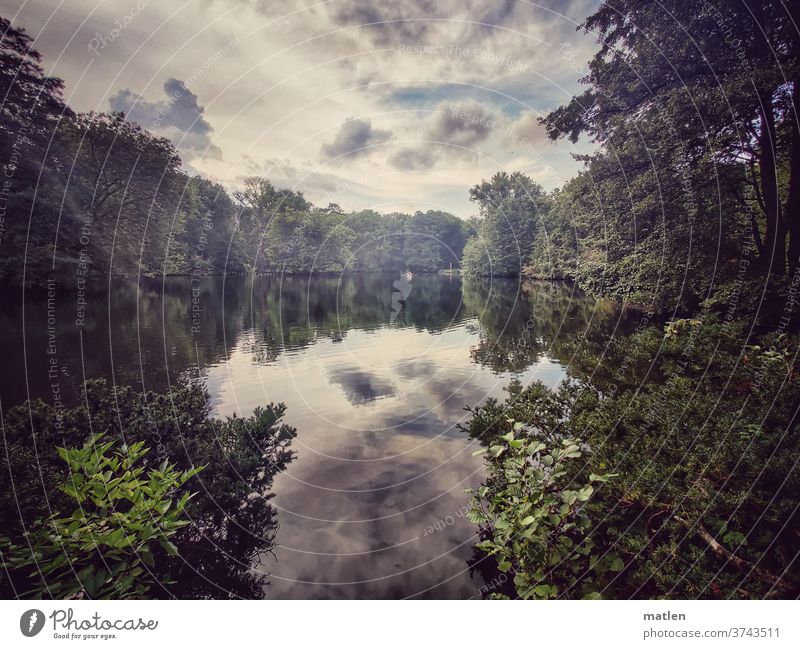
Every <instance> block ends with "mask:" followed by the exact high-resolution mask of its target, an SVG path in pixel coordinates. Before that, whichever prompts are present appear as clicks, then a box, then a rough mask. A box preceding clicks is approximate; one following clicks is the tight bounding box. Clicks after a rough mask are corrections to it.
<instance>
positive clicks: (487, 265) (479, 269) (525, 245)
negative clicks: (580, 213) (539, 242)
mask: <svg viewBox="0 0 800 649" xmlns="http://www.w3.org/2000/svg"><path fill="white" fill-rule="evenodd" d="M470 199H471V200H473V201H474V202H476V203H477V204H478V206H479V208H480V213H481V217H482V219H481V221H480V226H479V228H478V232H477V233H476V236H475V237H474V238H472V239H470V240H469V242H467V245H466V247H465V249H464V259H463V262H462V265H463V270H464V273H465V274H468V275H493V276H500V277H502V276H516V275H520V274H521V272H522V269H523V267H524V266H525V265H526V264H527V262H528V259H529V257H530V254H531V249H532V246H533V243H534V238H535V236H536V232H537V228H538V222H539V220H540V219H541V218H543V217H544V215H546V214H547V212H548V211H549V209H550V199H549V197H548V196H547V194H546V193H545V192H544V190H543V189H542V188H541V186H539V185H538V184H536V183H535V182H534V181H533V180H532V179H531V178H529V177H528V176H526V175H525V174H523V173H520V172H514V173H512V174H507V173H505V172H500V173H497V174H495V175H494V176H493V177H492V178H491V180H489V181H483V182H482V183H481V184H479V185H476V186H475V187H473V188H472V189H470Z"/></svg>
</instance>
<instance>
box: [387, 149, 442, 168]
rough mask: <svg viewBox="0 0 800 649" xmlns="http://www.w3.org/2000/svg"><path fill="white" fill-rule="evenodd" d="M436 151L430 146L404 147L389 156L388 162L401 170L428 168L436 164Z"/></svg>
mask: <svg viewBox="0 0 800 649" xmlns="http://www.w3.org/2000/svg"><path fill="white" fill-rule="evenodd" d="M436 160H437V156H436V153H435V152H434V151H433V150H432V149H430V148H419V149H413V148H411V147H405V148H403V149H400V150H399V151H397V152H396V153H394V154H392V155H391V156H390V157H389V164H390V165H392V166H393V167H394V168H395V169H401V170H403V171H411V170H424V169H430V168H431V167H432V166H433V165H434V164H436Z"/></svg>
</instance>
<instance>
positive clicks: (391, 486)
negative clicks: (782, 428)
mask: <svg viewBox="0 0 800 649" xmlns="http://www.w3.org/2000/svg"><path fill="white" fill-rule="evenodd" d="M396 280H397V278H396V277H395V276H393V275H350V276H345V277H313V278H307V277H305V278H303V277H259V278H256V279H254V280H245V279H230V278H228V279H222V278H210V279H208V280H204V281H203V282H200V283H198V282H194V283H193V282H191V281H190V280H188V279H180V278H168V279H167V280H166V281H164V282H153V283H146V284H143V285H141V286H139V287H137V286H132V285H117V286H112V287H111V289H110V290H109V291H108V292H107V293H105V294H97V295H95V296H93V297H92V298H91V299H89V305H88V309H87V312H86V313H87V315H86V318H85V323H84V324H83V326H77V325H76V324H75V323H74V313H73V311H74V304H73V303H72V300H71V299H70V298H69V297H68V296H69V294H70V291H71V288H69V287H63V295H64V299H61V295H62V292H61V291H59V292H58V293H57V295H58V298H57V299H56V304H55V309H56V313H55V320H56V335H57V343H58V354H57V356H58V366H59V368H60V372H61V375H62V378H63V381H62V383H63V384H64V386H65V390H64V398H65V399H73V400H75V399H76V398H77V394H78V391H79V389H80V385H81V382H82V381H83V377H84V376H85V377H87V378H88V377H94V376H104V377H108V378H110V379H112V380H113V381H115V382H116V383H118V384H130V385H134V386H135V387H136V388H137V389H148V390H157V391H166V390H168V389H169V386H170V385H172V384H174V382H175V381H176V380H178V379H179V378H180V377H181V376H190V377H200V378H202V380H203V381H204V382H205V385H206V386H207V388H208V390H209V392H210V394H211V399H212V401H211V404H212V407H213V409H214V411H215V414H217V415H232V414H233V413H242V414H250V413H251V412H252V411H253V409H254V408H256V407H258V406H261V405H263V404H265V403H268V402H276V403H277V402H284V403H285V404H286V405H287V411H286V422H287V423H288V424H290V425H291V426H293V427H296V428H297V430H298V436H297V439H296V440H294V442H293V448H294V450H295V451H296V452H297V457H296V458H295V460H294V461H293V462H292V464H290V465H289V466H288V468H287V469H286V470H285V471H283V472H282V473H279V474H277V475H276V476H275V479H274V485H273V487H272V490H273V491H274V492H275V493H276V494H277V495H276V497H275V499H274V500H273V501H271V502H265V501H261V502H260V501H259V499H258V497H257V496H258V494H260V493H265V490H266V489H267V488H268V486H269V485H268V484H266V483H265V484H260V483H259V480H260V479H262V478H263V477H264V476H263V474H262V473H260V472H259V469H258V467H259V466H260V465H259V463H258V461H257V458H258V455H257V454H255V455H253V454H254V453H256V451H255V449H257V448H258V444H259V442H258V440H253V441H252V442H253V444H255V446H254V447H253V448H251V449H250V450H249V451H248V453H250V455H248V454H247V453H244V451H245V450H246V449H240V451H241V452H240V453H239V455H238V456H237V457H238V459H237V461H238V462H242V463H243V464H242V466H239V465H237V466H236V471H238V472H239V473H237V472H230V471H229V470H228V469H226V468H225V467H224V465H222V464H220V465H219V467H218V468H217V469H215V471H214V475H213V476H211V478H213V484H215V485H216V487H215V488H218V489H220V491H219V494H218V497H219V499H220V500H222V501H224V502H225V503H226V506H224V507H222V506H221V507H218V508H217V509H216V510H214V509H212V510H209V512H207V514H206V515H205V517H204V518H203V522H202V526H201V527H202V529H204V530H206V533H205V534H198V536H197V538H196V539H193V540H192V541H193V543H194V544H195V545H194V546H193V548H194V549H193V550H192V551H191V554H192V556H191V557H187V562H188V563H187V566H186V568H185V571H184V572H183V573H182V574H181V581H182V583H185V584H186V586H185V591H184V594H185V595H186V596H207V592H208V591H207V590H204V589H205V586H204V585H202V584H201V583H200V578H199V577H197V578H195V577H193V576H192V574H196V573H193V572H192V563H194V564H195V567H197V566H200V565H201V564H202V566H203V569H202V571H200V572H201V573H202V575H204V577H203V578H202V579H203V580H205V581H212V582H213V581H215V580H216V581H218V582H219V583H220V584H223V583H226V584H230V583H231V580H230V579H229V578H226V575H228V576H229V575H230V574H234V575H236V580H234V581H236V585H235V587H233V588H230V589H229V590H230V591H231V592H233V593H234V594H236V595H240V596H245V597H254V596H258V595H261V594H263V595H264V596H267V597H409V596H420V597H474V596H477V595H478V591H479V588H480V585H481V583H482V580H481V579H480V577H479V576H477V575H473V576H470V574H469V570H468V564H467V561H468V560H469V559H470V557H471V555H472V544H473V543H474V541H475V539H474V533H475V529H474V527H473V526H472V525H471V524H470V523H469V522H468V521H467V520H466V519H465V518H464V517H463V515H461V516H460V515H458V512H462V511H463V507H464V505H465V504H466V502H467V498H466V496H465V494H464V489H466V488H469V487H475V486H477V485H479V484H480V483H481V481H482V477H483V476H482V463H481V461H480V459H478V458H474V457H472V451H473V450H474V449H473V445H474V443H473V442H470V441H469V440H467V439H465V437H464V435H463V434H462V433H460V432H459V430H458V429H457V425H458V424H459V423H462V422H463V421H464V420H465V415H466V413H465V411H464V407H465V406H467V405H476V404H478V403H481V402H483V401H484V400H485V399H486V398H487V397H491V396H494V397H499V396H501V395H502V392H503V387H504V386H505V385H506V384H507V383H508V382H509V381H510V380H511V379H512V378H519V379H520V380H522V381H523V382H528V381H531V380H533V379H539V380H542V381H543V382H545V383H546V384H548V385H551V386H553V385H556V384H557V383H558V382H559V381H560V380H561V379H562V378H563V376H564V373H565V368H566V367H567V366H568V367H569V368H570V372H572V373H574V374H575V375H577V376H582V375H583V376H588V375H589V374H591V373H592V372H594V371H595V368H596V367H597V363H596V361H597V358H598V357H599V356H600V355H602V350H603V345H605V344H607V343H608V340H609V336H610V335H611V333H612V332H613V331H614V330H615V329H616V327H617V326H618V325H619V314H618V313H617V312H616V311H614V310H612V309H610V308H608V307H607V306H606V305H603V304H599V303H597V302H596V301H594V300H591V299H588V298H586V297H585V296H583V295H582V294H581V293H580V292H579V291H577V289H575V287H573V286H570V285H566V284H550V283H520V282H517V281H514V280H502V281H498V280H493V281H491V282H483V281H472V282H464V283H462V281H461V280H460V279H459V278H457V277H436V276H421V277H415V278H414V279H413V281H412V284H411V290H410V291H409V293H408V296H407V299H406V300H405V302H404V304H403V308H402V309H401V310H400V311H399V313H397V312H396V309H394V310H393V301H392V294H393V292H394V291H395V290H396V288H395V287H394V286H393V283H394V282H395V281H396ZM4 303H5V304H6V305H7V307H6V308H5V309H4V311H3V314H2V316H0V336H2V337H3V340H2V344H3V346H4V348H5V349H7V350H9V353H8V364H7V371H6V372H5V373H4V374H3V375H2V376H1V377H0V396H1V397H2V403H3V407H4V408H7V407H8V406H9V405H12V404H13V403H18V402H21V401H23V400H24V399H26V398H28V397H29V396H41V397H43V398H45V399H46V400H47V399H51V398H52V395H51V394H50V393H49V387H48V385H49V383H48V379H47V370H48V356H47V353H46V351H47V343H48V339H47V332H46V327H45V326H43V323H45V322H46V321H47V318H48V313H47V309H48V306H47V302H46V296H43V295H41V294H36V293H28V294H27V295H26V297H25V311H24V322H23V313H22V309H21V296H18V295H12V296H7V297H6V300H5V302H4ZM15 304H16V305H18V306H14V305H15ZM393 311H394V312H395V316H396V317H395V318H393V317H392V316H393ZM23 342H24V343H25V344H24V346H23ZM26 359H27V363H26V362H25V361H26ZM26 370H27V378H28V380H27V382H22V381H20V380H19V377H20V376H26ZM217 452H218V451H217ZM227 453H228V451H227V450H226V451H225V453H224V454H227ZM224 454H223V459H224ZM242 467H244V469H243V468H242ZM248 471H249V473H248ZM269 477H270V480H271V479H272V476H269ZM223 485H227V486H225V487H224V488H223ZM231 485H234V486H235V488H232V486H231ZM254 494H255V495H254ZM273 508H274V509H273ZM232 512H233V514H232ZM278 519H279V520H280V527H279V528H278V523H277V521H278ZM438 521H445V522H446V524H444V525H436V523H437V522H438ZM430 529H435V531H434V532H433V533H430V532H429V531H428V530H430ZM276 533H277V538H276V540H277V547H276V548H274V549H273V553H272V554H270V553H269V552H264V551H263V550H264V548H271V540H272V537H273V536H274V535H275V534H276ZM265 540H266V541H269V543H266V544H264V541H265ZM266 575H269V578H268V579H267V577H266ZM268 582H269V586H267V583H268Z"/></svg>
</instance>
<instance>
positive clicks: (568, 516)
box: [468, 420, 622, 599]
mask: <svg viewBox="0 0 800 649" xmlns="http://www.w3.org/2000/svg"><path fill="white" fill-rule="evenodd" d="M506 429H507V430H508V432H507V433H505V434H503V435H498V436H496V437H495V438H494V439H493V440H492V442H491V444H490V445H489V447H488V457H489V462H488V476H487V479H486V482H485V483H484V485H483V486H481V487H480V488H479V489H477V491H476V492H475V493H474V495H473V499H472V508H471V510H470V512H469V514H468V516H469V519H470V520H471V521H472V522H473V523H476V524H478V525H480V526H481V527H482V528H483V529H484V534H483V536H484V537H485V538H484V540H482V541H481V542H480V543H478V544H477V546H476V547H477V548H478V549H479V550H481V551H482V552H484V553H485V554H486V555H487V556H489V557H494V559H495V561H496V562H497V567H498V569H499V570H500V571H502V572H505V573H511V574H513V576H514V579H513V583H514V589H515V591H516V594H517V596H518V597H520V598H521V599H553V598H556V597H560V596H571V597H585V598H596V597H599V595H600V591H601V590H602V588H603V586H604V585H605V582H606V579H607V576H608V575H609V574H613V573H615V572H617V571H619V570H620V569H621V568H622V565H621V562H620V560H619V558H618V557H617V555H616V554H615V553H613V552H601V551H600V550H599V549H598V547H597V546H596V544H595V542H594V540H593V538H592V536H591V534H590V532H591V529H592V521H591V519H590V517H589V515H588V514H587V509H586V503H587V501H589V499H590V498H591V497H592V495H593V494H594V493H595V489H596V488H597V487H599V486H600V485H602V484H603V483H604V482H606V481H607V480H609V479H610V478H613V477H614V476H613V475H610V474H607V475H595V474H591V475H590V476H589V477H588V478H586V479H582V478H580V477H579V475H576V468H578V469H579V464H578V463H577V462H575V461H576V460H578V459H579V458H580V457H581V456H582V454H583V453H582V451H581V447H580V445H579V444H577V443H575V441H573V440H572V439H569V438H564V439H561V440H560V443H553V444H547V443H545V442H543V441H541V437H540V435H539V431H538V430H536V429H534V428H531V427H530V426H528V425H526V424H525V423H523V422H515V421H513V420H506ZM576 465H578V466H577V467H576Z"/></svg>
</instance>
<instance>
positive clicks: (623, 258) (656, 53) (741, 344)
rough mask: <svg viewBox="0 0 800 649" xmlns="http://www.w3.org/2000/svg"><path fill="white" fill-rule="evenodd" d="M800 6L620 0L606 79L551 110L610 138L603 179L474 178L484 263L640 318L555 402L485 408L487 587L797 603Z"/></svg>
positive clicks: (477, 426) (528, 393)
mask: <svg viewBox="0 0 800 649" xmlns="http://www.w3.org/2000/svg"><path fill="white" fill-rule="evenodd" d="M798 9H800V7H799V6H798V5H797V3H795V4H794V5H790V4H788V3H779V2H752V3H716V2H694V1H691V0H690V1H685V0H681V1H677V0H676V1H673V2H666V3H646V2H640V1H638V0H623V1H622V2H613V3H611V2H604V3H603V4H602V5H601V6H600V7H599V8H598V9H597V11H596V12H595V13H594V14H592V15H591V16H589V17H588V18H587V19H586V21H585V23H584V24H583V28H584V29H586V30H591V31H592V32H593V33H596V34H597V35H598V40H599V48H598V51H597V53H596V54H595V55H594V57H593V58H592V59H591V61H589V64H588V74H587V75H586V77H585V78H584V79H583V82H584V83H585V84H586V85H587V86H588V87H587V89H586V90H585V92H583V93H582V94H580V95H578V96H576V97H574V98H573V99H572V100H571V101H570V102H569V103H567V104H566V105H564V106H561V107H560V108H557V109H556V110H554V111H552V112H551V113H549V114H548V115H547V116H545V117H544V118H543V119H542V120H541V123H542V124H543V125H544V127H546V129H547V132H548V135H549V136H550V137H551V138H553V139H558V138H568V139H570V140H572V141H576V140H577V139H578V138H579V137H580V136H581V135H585V136H588V137H589V138H590V139H591V140H592V141H594V142H595V143H596V144H597V145H598V149H597V151H596V153H594V154H592V155H589V156H585V157H584V158H583V161H584V162H585V169H584V171H583V172H582V173H581V174H579V175H578V176H577V177H576V178H574V179H572V180H571V181H569V182H568V183H567V184H566V185H565V186H564V187H562V188H560V189H559V190H557V191H555V192H552V193H550V194H547V193H545V192H543V191H542V189H541V188H540V187H539V186H538V185H536V184H534V183H532V182H531V181H530V179H528V178H526V177H524V176H522V175H520V174H511V175H508V174H504V173H500V174H498V175H496V176H495V177H494V178H493V179H492V180H491V181H490V182H488V183H483V184H482V185H480V186H479V187H476V188H475V189H473V190H472V192H473V193H472V195H473V197H474V198H475V199H476V200H477V201H478V203H479V205H480V208H481V213H482V215H483V219H482V221H481V224H480V226H479V233H478V235H479V236H478V237H477V238H475V239H473V240H470V241H469V242H468V243H467V246H466V249H465V254H464V261H463V269H464V271H465V272H467V273H470V274H476V275H480V274H487V273H492V272H496V271H495V269H496V268H500V269H502V271H503V272H510V273H516V274H525V275H529V276H533V277H548V278H552V277H564V278H572V279H575V280H577V281H578V283H579V284H580V285H581V286H582V287H583V288H584V289H586V290H588V291H590V292H592V293H594V294H597V295H605V296H608V297H611V298H614V299H616V300H618V301H619V302H622V303H625V304H627V305H633V306H634V307H636V308H635V309H634V311H633V312H634V313H635V314H636V316H635V318H636V319H638V324H637V325H636V326H635V329H634V333H633V335H630V336H623V337H617V336H612V337H611V338H604V339H602V340H597V339H592V338H589V337H584V338H580V337H579V338H577V339H573V341H572V342H573V344H574V345H575V347H574V351H575V355H576V357H578V358H582V359H583V360H582V361H581V363H580V364H579V365H578V366H573V368H572V371H571V377H570V380H569V381H567V382H565V383H564V384H562V385H561V386H560V387H559V388H558V389H557V390H556V391H555V392H553V391H550V390H548V389H546V388H545V387H544V386H542V385H540V384H534V385H531V386H523V385H520V384H512V385H511V386H509V394H508V398H507V399H506V400H505V401H500V402H498V401H495V400H489V402H488V403H486V404H483V405H481V406H479V407H477V408H475V409H473V410H472V414H473V418H472V420H471V421H470V422H469V424H468V425H467V426H466V427H465V430H467V431H468V432H469V434H470V435H472V436H473V437H475V438H476V439H480V440H481V441H482V442H483V444H484V447H485V448H484V450H485V452H486V453H487V457H488V458H489V459H488V460H487V468H488V471H489V477H488V479H487V481H486V482H485V483H484V485H483V486H482V487H481V488H480V489H479V490H478V491H477V492H476V493H475V494H474V499H473V510H472V512H471V517H472V520H474V521H475V522H476V523H477V524H478V525H479V529H480V530H481V534H482V540H481V542H480V543H479V544H478V546H477V551H476V552H477V557H476V561H475V567H476V569H477V570H481V571H486V572H487V573H488V574H487V576H488V577H489V578H490V579H491V580H492V581H491V582H490V583H492V584H493V588H490V589H489V590H490V591H491V592H490V594H492V595H494V596H501V597H505V596H511V597H522V598H541V599H547V598H556V597H562V598H564V597H565V598H575V597H578V598H580V597H584V598H586V597H589V598H595V597H611V598H621V597H626V598H627V597H687V598H697V597H703V598H763V597H777V598H795V597H797V596H798V593H800V564H799V563H798V553H797V539H798V534H800V510H799V507H798V494H800V480H799V479H798V475H797V462H798V459H800V443H799V442H798V431H797V423H798V417H797V415H798V409H799V408H800V377H798V374H797V372H796V369H795V367H796V365H795V364H796V360H797V353H798V351H799V350H800V346H799V345H798V342H800V340H799V339H798V336H797V333H796V332H797V330H798V319H797V287H798V283H800V112H798V107H800V34H799V33H798V31H797V24H798V21H799V20H800V14H798V13H797V12H798ZM678 25H680V29H678V28H677V26H678ZM534 215H535V216H534ZM515 251H516V252H517V254H516V256H515V257H513V258H512V259H511V261H509V252H512V253H513V252H515ZM587 369H588V370H590V371H589V372H586V371H584V370H587ZM486 557H492V558H493V560H495V561H496V566H495V564H494V563H491V564H490V565H492V566H494V568H495V569H496V570H497V571H498V572H496V573H495V574H494V576H492V571H491V570H488V569H487V564H486V561H485V560H484V559H485V558H486Z"/></svg>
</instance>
